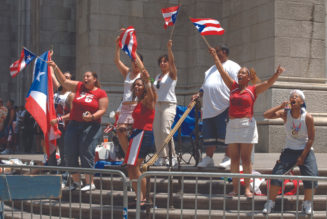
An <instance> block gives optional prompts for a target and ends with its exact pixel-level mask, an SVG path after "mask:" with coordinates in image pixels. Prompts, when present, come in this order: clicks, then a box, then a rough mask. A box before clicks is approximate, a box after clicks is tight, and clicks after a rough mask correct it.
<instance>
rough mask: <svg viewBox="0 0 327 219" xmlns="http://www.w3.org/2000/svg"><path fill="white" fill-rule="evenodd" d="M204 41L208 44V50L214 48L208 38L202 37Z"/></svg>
mask: <svg viewBox="0 0 327 219" xmlns="http://www.w3.org/2000/svg"><path fill="white" fill-rule="evenodd" d="M201 37H202V39H203V40H204V42H205V43H206V44H207V46H208V48H209V49H210V48H212V47H211V46H210V44H209V42H208V40H207V38H205V36H203V35H201Z"/></svg>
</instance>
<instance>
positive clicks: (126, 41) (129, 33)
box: [119, 26, 137, 60]
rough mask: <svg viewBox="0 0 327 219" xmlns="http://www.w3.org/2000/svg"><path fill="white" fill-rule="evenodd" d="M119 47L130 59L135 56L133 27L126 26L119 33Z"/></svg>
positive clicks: (135, 43) (135, 44) (135, 45)
mask: <svg viewBox="0 0 327 219" xmlns="http://www.w3.org/2000/svg"><path fill="white" fill-rule="evenodd" d="M119 47H120V48H121V49H122V50H123V51H124V52H125V53H126V54H127V55H128V56H129V57H130V58H131V59H132V60H134V59H135V58H136V54H135V53H136V48H137V41H136V35H135V29H134V27H132V26H130V27H128V28H126V30H125V31H124V32H122V33H121V34H120V38H119Z"/></svg>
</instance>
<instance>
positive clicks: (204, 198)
mask: <svg viewBox="0 0 327 219" xmlns="http://www.w3.org/2000/svg"><path fill="white" fill-rule="evenodd" d="M234 177H235V178H250V179H253V182H252V186H253V187H255V182H256V180H255V179H256V178H261V179H266V180H271V179H281V180H286V179H290V180H296V182H297V185H299V182H300V181H301V180H307V181H312V182H313V181H327V177H309V176H294V175H266V174H262V175H257V174H232V173H209V172H162V171H148V172H145V173H143V174H142V175H141V176H140V177H139V178H138V182H137V209H136V218H137V219H140V217H141V216H142V217H143V216H144V215H147V216H149V218H156V213H157V212H158V213H159V209H160V214H161V216H162V214H164V215H166V216H165V217H166V218H167V219H168V218H169V217H170V216H172V217H173V218H183V215H184V212H185V215H184V216H185V217H186V218H189V217H190V214H191V216H192V218H198V217H199V218H200V217H201V218H213V217H214V218H227V217H228V218H230V217H233V218H241V217H242V218H254V217H255V218H258V217H260V218H269V216H270V215H271V214H266V215H264V214H262V209H263V206H264V203H265V202H266V200H267V197H266V196H253V198H252V199H251V200H249V199H247V198H246V197H243V196H242V195H240V193H239V194H238V195H237V196H236V197H233V198H232V197H228V195H227V190H229V191H230V190H231V184H230V183H229V182H228V180H230V179H231V178H234ZM143 178H147V179H148V178H152V183H151V186H152V187H153V188H149V185H147V187H148V190H150V191H147V192H148V193H150V195H147V197H151V199H152V200H148V202H149V203H148V207H147V208H146V210H144V209H141V207H140V186H141V180H142V179H143ZM163 181H166V184H167V188H166V189H165V188H163V186H162V182H163ZM174 182H175V185H176V186H175V187H177V190H178V191H172V189H171V188H174V186H171V185H170V184H171V183H174ZM299 187H300V186H297V189H296V194H295V195H293V196H288V197H287V198H286V196H285V186H284V184H283V186H282V194H281V196H278V199H276V205H278V207H280V211H279V210H277V212H276V213H274V214H273V215H274V216H275V217H276V215H277V216H278V217H280V218H285V217H288V218H299V217H300V216H303V214H302V212H301V211H300V208H299V204H300V201H299V200H300V194H299V193H300V192H299V191H300V190H299ZM158 189H160V191H159V192H158ZM241 189H242V188H241V183H238V191H241ZM266 189H267V196H269V189H270V188H269V187H268V186H266ZM312 189H313V183H312ZM175 190H176V188H175ZM185 190H187V191H185ZM199 190H201V191H202V190H203V191H206V192H207V191H209V194H207V193H206V192H201V191H200V192H199ZM215 190H216V191H215ZM170 193H173V194H172V195H171V194H170ZM187 193H188V195H187ZM294 197H295V209H294V206H293V205H294V203H292V201H293V200H294ZM312 198H313V197H312ZM326 198H327V195H326V193H325V194H324V200H323V201H321V202H324V204H323V205H322V204H321V203H319V204H317V205H319V208H322V206H323V207H324V210H323V211H321V209H320V211H319V212H320V216H321V217H322V218H327V200H326ZM301 199H303V198H302V197H301ZM313 200H314V199H313ZM286 201H287V202H286ZM293 202H294V201H293ZM186 205H187V206H186ZM288 205H290V206H288ZM314 205H315V204H314ZM184 206H186V207H184ZM286 206H288V207H287V208H286ZM276 207H277V206H276ZM294 211H295V212H294ZM190 212H191V213H190ZM321 214H323V215H321ZM160 218H162V217H160ZM306 218H313V214H311V215H307V217H306Z"/></svg>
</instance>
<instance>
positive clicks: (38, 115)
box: [25, 51, 61, 157]
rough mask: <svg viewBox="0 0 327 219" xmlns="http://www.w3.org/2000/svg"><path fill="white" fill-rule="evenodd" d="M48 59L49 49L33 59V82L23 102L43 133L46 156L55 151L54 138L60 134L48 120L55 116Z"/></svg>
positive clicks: (56, 127)
mask: <svg viewBox="0 0 327 219" xmlns="http://www.w3.org/2000/svg"><path fill="white" fill-rule="evenodd" d="M50 59H51V57H50V54H49V51H47V52H45V53H43V54H42V55H41V56H40V57H39V58H37V59H36V60H35V64H34V72H33V82H32V85H31V87H30V90H29V92H28V94H27V97H26V103H25V108H26V110H27V111H28V112H29V113H30V114H31V115H32V116H33V118H34V119H35V120H36V122H37V123H38V125H39V126H40V128H41V130H42V132H43V134H44V142H45V150H46V153H47V155H48V157H49V156H50V154H52V153H53V152H54V151H55V149H56V139H57V138H59V137H60V135H61V133H60V131H59V129H58V126H57V125H55V126H52V125H51V124H50V121H51V120H52V119H54V118H56V113H55V109H54V102H53V85H52V77H51V72H50V69H49V68H50V67H49V66H48V64H47V63H46V62H45V61H48V60H50Z"/></svg>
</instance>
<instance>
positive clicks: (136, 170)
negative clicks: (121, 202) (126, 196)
mask: <svg viewBox="0 0 327 219" xmlns="http://www.w3.org/2000/svg"><path fill="white" fill-rule="evenodd" d="M142 162H143V159H137V161H136V165H135V166H131V165H130V166H128V175H129V178H130V179H131V180H135V179H138V178H139V177H140V176H141V174H142V173H141V171H140V166H141V163H142ZM132 187H133V189H134V191H135V193H137V182H134V181H133V182H132ZM145 193H146V179H145V178H143V179H142V181H141V197H140V198H141V201H144V200H145Z"/></svg>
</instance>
